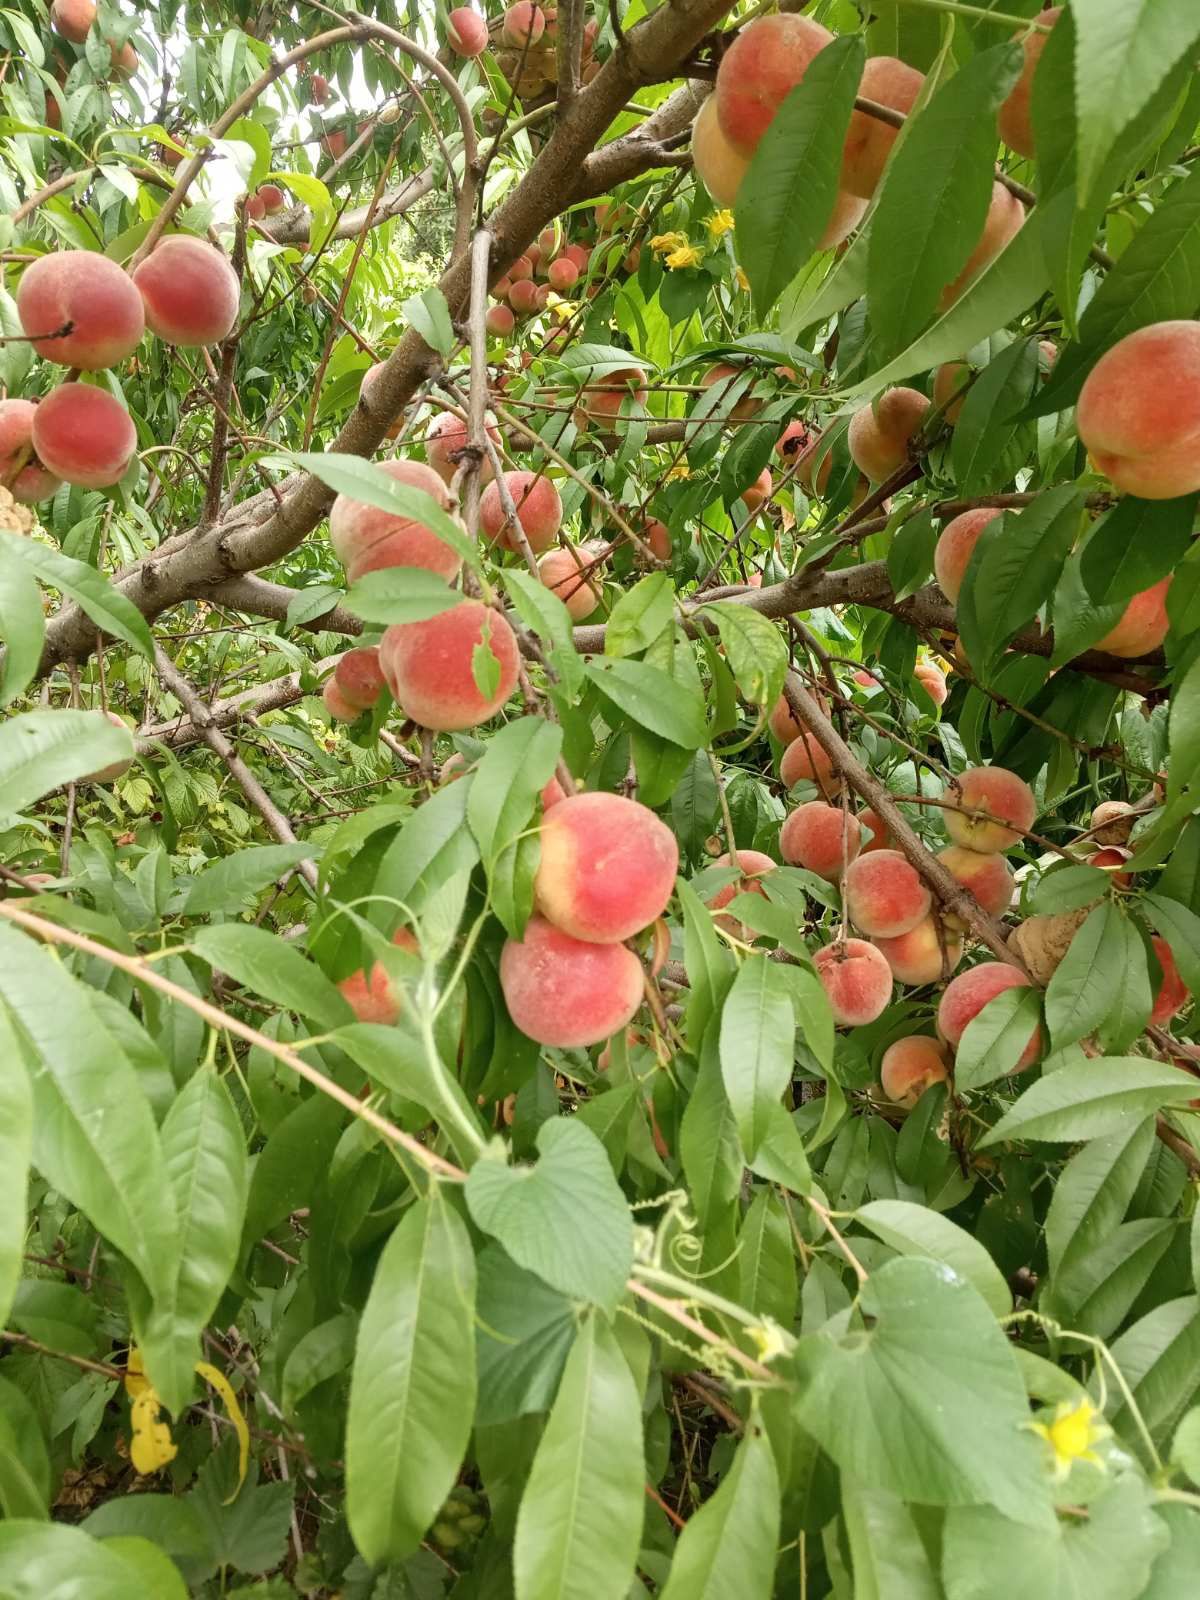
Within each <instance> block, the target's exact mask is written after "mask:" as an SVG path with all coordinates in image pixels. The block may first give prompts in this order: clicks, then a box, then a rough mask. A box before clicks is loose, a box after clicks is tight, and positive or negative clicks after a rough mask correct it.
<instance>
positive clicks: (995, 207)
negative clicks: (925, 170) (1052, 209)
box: [938, 182, 1025, 311]
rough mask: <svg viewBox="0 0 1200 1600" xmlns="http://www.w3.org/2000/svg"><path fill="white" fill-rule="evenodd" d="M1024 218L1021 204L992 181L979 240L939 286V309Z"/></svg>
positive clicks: (944, 307)
mask: <svg viewBox="0 0 1200 1600" xmlns="http://www.w3.org/2000/svg"><path fill="white" fill-rule="evenodd" d="M1024 221H1025V207H1024V206H1023V205H1022V204H1021V202H1020V201H1019V200H1018V199H1017V197H1016V195H1014V194H1012V193H1011V192H1010V191H1009V190H1008V189H1006V188H1005V187H1004V185H1003V184H1002V183H1000V182H996V183H994V184H993V185H992V201H991V204H990V205H989V206H988V212H987V216H986V218H985V219H984V224H983V232H982V233H981V234H980V236H979V243H978V244H977V245H976V246H975V248H974V250H972V251H971V254H970V255H969V256H968V257H967V261H966V265H965V266H964V267H963V269H962V271H961V272H960V273H959V275H958V277H957V278H955V279H954V281H953V283H948V284H947V285H946V287H945V288H944V289H943V290H942V293H941V298H940V300H939V301H938V305H939V308H940V309H941V310H942V311H946V310H948V309H949V308H950V307H951V306H952V305H953V304H954V302H955V301H956V300H957V299H958V298H959V296H960V295H961V294H962V293H963V291H964V290H965V289H966V288H968V287H969V285H970V284H972V283H973V282H974V281H975V279H976V278H977V277H978V276H979V274H980V273H981V272H982V271H983V269H984V268H985V267H986V266H989V265H990V264H991V262H993V261H994V260H995V259H996V257H997V256H998V255H999V254H1000V252H1001V250H1003V249H1004V247H1005V245H1007V244H1008V243H1009V242H1010V241H1011V240H1012V239H1013V238H1014V237H1015V236H1016V235H1017V233H1019V232H1020V229H1021V227H1022V225H1023V224H1024Z"/></svg>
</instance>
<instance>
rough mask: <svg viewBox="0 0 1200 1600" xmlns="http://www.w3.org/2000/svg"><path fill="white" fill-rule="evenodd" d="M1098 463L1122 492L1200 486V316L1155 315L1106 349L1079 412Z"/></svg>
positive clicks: (1184, 490) (1160, 495)
mask: <svg viewBox="0 0 1200 1600" xmlns="http://www.w3.org/2000/svg"><path fill="white" fill-rule="evenodd" d="M1075 421H1076V426H1077V428H1078V430H1079V437H1080V439H1081V440H1082V441H1083V445H1084V447H1085V449H1086V450H1087V452H1088V455H1089V456H1090V457H1091V458H1092V461H1093V462H1094V463H1095V466H1096V470H1097V471H1098V472H1102V473H1103V474H1104V475H1105V477H1106V478H1108V479H1110V480H1111V482H1112V484H1113V486H1114V487H1115V488H1117V489H1119V490H1120V491H1121V492H1122V493H1123V494H1132V495H1136V496H1137V497H1138V498H1139V499H1142V500H1170V499H1174V498H1176V497H1177V496H1179V495H1185V494H1192V493H1193V492H1194V491H1195V490H1196V489H1200V322H1184V321H1175V322H1155V323H1152V324H1151V325H1150V326H1149V327H1145V328H1139V329H1137V331H1136V332H1134V333H1131V334H1128V335H1126V337H1125V338H1124V339H1121V340H1119V341H1118V343H1117V344H1115V345H1113V347H1112V349H1111V350H1107V351H1105V353H1104V354H1103V355H1102V356H1101V357H1100V359H1099V361H1097V362H1096V364H1095V366H1094V367H1093V368H1092V370H1091V371H1090V372H1089V373H1088V375H1087V378H1086V380H1085V382H1084V385H1083V388H1082V389H1081V390H1080V394H1079V401H1078V404H1077V406H1076V411H1075Z"/></svg>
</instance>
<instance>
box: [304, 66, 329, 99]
mask: <svg viewBox="0 0 1200 1600" xmlns="http://www.w3.org/2000/svg"><path fill="white" fill-rule="evenodd" d="M308 98H309V102H310V104H312V105H314V106H323V105H324V104H325V102H326V100H328V99H329V79H328V78H326V77H324V76H323V74H321V73H320V72H314V73H313V75H312V77H311V78H310V79H309V80H308Z"/></svg>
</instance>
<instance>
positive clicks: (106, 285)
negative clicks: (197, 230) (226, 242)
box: [0, 233, 240, 504]
mask: <svg viewBox="0 0 1200 1600" xmlns="http://www.w3.org/2000/svg"><path fill="white" fill-rule="evenodd" d="M239 299H240V291H239V288H238V280H237V275H236V274H235V273H234V271H233V268H232V267H231V266H230V265H229V262H228V261H227V260H226V259H225V257H224V256H223V255H222V254H221V252H220V251H219V250H218V249H217V248H216V247H215V246H214V245H210V244H208V243H206V242H205V240H203V239H198V238H196V237H195V236H194V235H192V234H183V233H179V234H172V235H171V236H170V237H168V238H165V239H163V240H162V241H161V242H160V243H159V244H158V245H156V246H155V248H154V249H153V250H152V251H151V252H150V254H149V255H148V256H147V257H146V258H145V260H144V261H142V262H141V263H140V264H139V265H138V266H137V267H136V268H135V269H134V271H133V272H132V273H126V272H124V271H122V269H121V268H120V267H119V266H118V265H117V264H116V262H115V261H110V260H109V258H108V257H107V256H103V255H100V254H98V253H96V252H94V251H90V250H60V251H56V252H55V253H53V254H51V255H45V256H41V257H39V258H38V260H36V261H34V262H33V263H32V264H31V265H30V266H28V267H26V269H25V271H24V273H23V274H22V276H21V282H20V285H19V286H18V289H17V315H18V317H19V319H20V322H21V327H22V329H23V330H24V333H25V335H26V337H27V338H28V339H29V341H30V343H31V344H32V346H33V348H34V350H35V351H36V352H37V353H38V355H40V356H43V357H44V358H45V359H46V360H47V361H53V362H57V363H58V365H60V366H64V367H70V368H72V369H74V370H73V372H72V373H71V374H69V375H68V378H67V381H66V382H65V383H60V384H59V385H58V386H57V388H54V389H52V390H51V391H50V393H49V394H48V395H46V396H45V397H44V398H43V399H42V400H40V401H37V402H35V401H32V400H20V399H14V400H2V401H0V482H2V483H3V485H4V486H5V488H7V489H9V490H10V491H11V492H12V494H13V497H14V498H15V499H17V500H19V501H22V502H23V503H26V504H32V503H33V502H35V501H38V500H44V499H46V498H47V497H48V496H50V495H52V494H53V493H54V491H55V490H56V489H57V488H58V485H59V483H60V482H65V483H73V484H77V485H78V486H79V487H80V488H84V489H105V488H108V487H110V486H111V485H112V484H115V483H119V482H120V481H121V479H122V478H123V477H124V476H125V473H126V471H127V469H128V467H129V463H130V461H132V459H133V455H134V451H135V450H136V449H137V431H136V429H135V428H134V425H133V419H132V418H131V417H130V415H129V413H128V411H126V409H125V407H124V406H123V405H122V404H121V402H120V401H119V400H118V399H116V397H115V396H114V395H113V394H111V393H110V392H109V390H108V389H101V388H97V387H95V386H94V385H92V384H87V383H79V382H77V381H76V374H77V373H78V372H100V371H103V370H104V369H105V368H107V367H114V366H116V365H117V364H118V363H119V362H121V361H124V360H125V358H126V357H127V356H129V355H132V353H133V351H134V350H135V349H136V348H137V346H138V345H139V343H140V342H141V339H142V335H143V333H144V332H145V330H146V329H147V328H149V329H150V331H151V332H152V333H153V334H155V335H156V336H157V337H158V338H160V339H162V340H164V341H165V342H166V343H167V344H172V345H179V346H199V345H207V344H216V343H218V342H219V341H220V340H222V339H224V338H225V337H226V335H227V334H228V333H229V332H230V330H231V329H232V327H233V325H234V322H235V321H236V320H237V313H238V302H239Z"/></svg>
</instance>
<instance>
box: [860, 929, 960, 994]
mask: <svg viewBox="0 0 1200 1600" xmlns="http://www.w3.org/2000/svg"><path fill="white" fill-rule="evenodd" d="M942 936H943V938H944V940H945V944H946V952H945V976H947V977H948V976H949V975H950V973H952V972H953V971H954V969H955V967H956V966H957V965H958V963H959V962H960V961H961V960H962V956H963V942H962V934H961V933H958V932H956V931H955V930H953V929H951V928H950V927H948V926H947V925H946V923H945V922H943V923H942ZM875 945H876V947H877V948H878V950H879V951H880V953H881V954H882V956H883V958H884V960H885V961H886V962H887V964H888V966H889V967H890V968H891V972H892V976H893V978H895V980H896V982H897V983H907V984H924V983H939V982H940V981H941V979H942V977H943V968H942V945H941V941H939V939H938V919H937V918H936V917H935V916H933V915H930V916H928V917H922V919H921V921H920V922H918V923H917V925H916V927H915V928H910V929H909V930H908V932H907V933H902V934H900V935H899V936H898V937H897V938H895V939H876V940H875Z"/></svg>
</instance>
